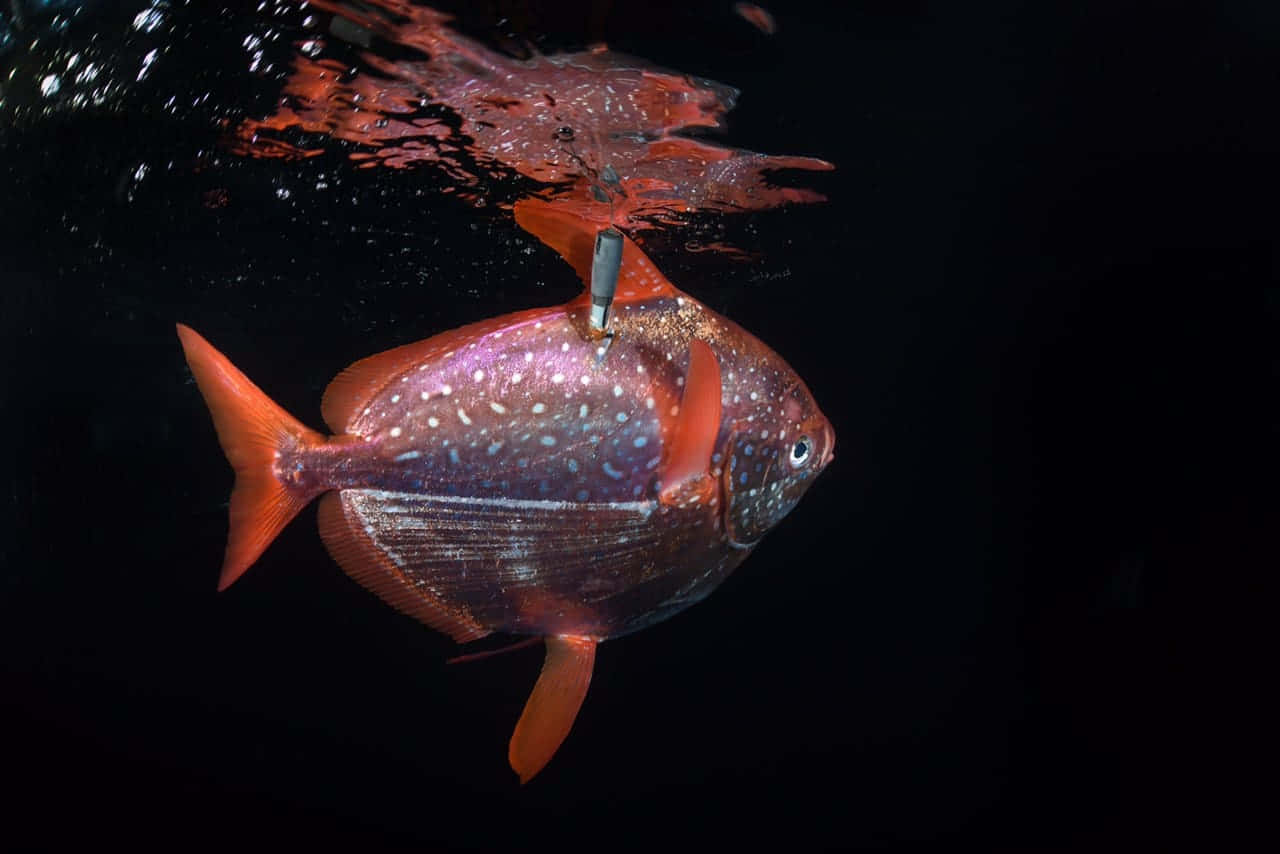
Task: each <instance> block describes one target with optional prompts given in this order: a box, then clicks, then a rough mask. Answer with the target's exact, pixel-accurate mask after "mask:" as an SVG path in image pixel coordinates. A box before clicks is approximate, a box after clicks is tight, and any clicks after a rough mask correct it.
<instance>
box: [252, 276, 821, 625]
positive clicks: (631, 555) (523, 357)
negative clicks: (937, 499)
mask: <svg viewBox="0 0 1280 854" xmlns="http://www.w3.org/2000/svg"><path fill="white" fill-rule="evenodd" d="M586 312H587V306H586V302H585V300H582V299H579V300H575V301H573V302H571V303H569V304H568V305H565V306H560V307H554V308H548V309H545V310H541V311H533V312H520V313H518V314H515V315H510V316H508V317H505V318H495V319H493V320H491V321H487V322H485V323H484V324H481V325H479V326H478V327H476V329H475V331H473V332H467V331H466V330H460V331H459V332H461V334H459V332H454V333H446V334H445V335H443V336H437V338H435V339H428V340H427V341H424V342H420V344H419V345H415V346H416V347H418V348H420V349H421V352H422V353H424V354H427V355H425V356H424V357H423V358H422V359H421V360H409V364H408V365H407V367H403V368H400V369H398V370H395V371H393V372H391V373H389V374H388V375H387V376H385V377H384V378H382V381H381V387H380V388H379V389H377V391H376V392H375V393H373V394H372V395H371V397H369V399H368V400H367V402H366V403H365V405H364V406H363V407H361V408H360V409H359V410H358V411H356V412H354V413H352V415H351V417H350V419H349V420H348V422H347V423H345V424H343V425H341V429H343V431H344V432H343V433H342V434H340V435H338V436H335V437H332V438H330V439H329V440H327V441H326V442H325V443H323V444H310V445H308V444H299V445H296V446H292V447H288V448H284V449H282V450H281V452H280V454H279V456H278V458H277V460H276V464H275V471H276V476H277V478H278V479H280V480H281V481H282V482H284V483H287V484H289V485H290V488H293V489H297V490H300V491H303V492H306V493H308V494H318V493H320V492H324V491H328V490H338V491H340V494H341V499H342V501H343V505H344V510H345V511H346V513H347V515H348V519H358V520H360V523H361V524H362V525H363V527H364V528H365V530H366V533H368V534H369V535H370V536H371V537H373V539H374V541H375V542H377V543H379V544H380V546H382V547H384V548H385V549H386V550H388V551H389V552H391V553H392V554H393V555H395V557H396V558H398V560H397V563H398V565H399V566H400V569H401V571H402V572H403V573H404V576H405V579H406V583H412V584H416V585H420V586H425V587H426V588H428V589H429V590H430V591H431V592H432V594H433V595H435V596H436V597H437V598H439V599H440V600H441V601H443V602H444V603H445V604H446V605H447V606H449V607H450V608H451V609H454V610H456V611H458V612H460V613H462V614H464V615H466V617H467V618H468V619H469V620H470V621H471V622H473V623H474V624H476V625H478V626H479V627H481V628H482V629H483V630H484V631H486V632H487V631H505V632H513V633H527V634H544V635H581V636H590V637H595V638H598V639H604V638H608V637H614V636H617V635H620V634H625V633H628V632H632V631H636V630H638V629H640V628H643V627H645V626H647V625H651V624H652V623H654V622H657V621H659V620H661V619H664V618H666V617H668V616H670V615H671V614H673V613H675V612H677V611H679V610H681V609H683V608H685V607H688V606H689V605H691V604H693V603H694V602H696V601H698V600H700V599H702V598H703V597H705V596H706V595H707V594H709V593H710V592H711V591H712V590H713V589H714V588H715V587H716V586H717V585H718V584H719V583H720V582H721V581H723V580H724V578H725V577H727V575H728V574H729V573H730V572H731V571H732V570H733V569H734V568H735V567H736V566H737V565H738V564H740V563H741V562H742V560H743V559H745V557H746V555H747V554H748V552H749V551H750V548H751V546H752V545H753V544H754V540H751V541H750V542H745V541H744V538H742V537H737V538H735V537H732V536H730V531H731V530H739V529H745V528H749V527H751V526H749V525H747V526H744V525H743V524H742V523H737V524H735V523H733V522H732V521H731V522H730V525H729V526H728V527H726V524H725V513H724V511H725V508H726V507H728V506H732V505H733V504H734V499H733V490H734V488H735V487H734V485H733V483H732V482H730V481H729V480H727V479H726V478H725V474H726V472H727V471H728V469H727V467H726V462H729V463H730V464H732V465H733V466H734V469H735V470H736V469H737V466H738V465H741V464H743V463H742V462H741V461H742V460H745V459H746V458H745V457H742V456H741V448H739V451H738V455H737V456H736V457H734V456H733V455H732V454H731V453H730V448H729V443H730V442H731V441H733V440H735V438H736V439H738V440H740V439H741V435H742V431H743V429H744V428H745V429H749V430H750V431H751V433H752V435H754V436H759V435H761V434H764V435H766V436H770V435H771V436H773V437H774V438H775V442H780V443H788V442H792V443H793V442H794V439H795V438H796V437H798V436H799V435H800V434H801V433H802V432H804V431H806V430H808V431H809V432H810V433H812V434H813V437H812V438H811V439H810V441H813V442H815V443H816V442H829V438H828V434H829V433H830V430H829V428H824V427H822V426H821V425H818V426H817V427H814V426H812V423H813V422H814V421H815V419H818V420H820V421H822V422H823V423H825V419H823V418H822V416H821V414H820V413H819V412H818V410H817V407H816V405H815V404H814V403H813V401H812V398H811V397H810V396H809V394H808V391H807V389H805V388H804V385H803V383H802V382H801V381H800V379H799V377H798V376H796V375H795V373H794V372H793V371H792V370H791V368H790V367H789V366H788V365H787V364H786V363H785V362H784V361H783V360H782V359H781V357H779V356H778V355H777V354H776V353H774V352H773V351H772V350H770V349H769V348H768V347H767V346H766V345H764V344H763V343H762V342H761V341H760V340H759V339H757V338H755V337H754V336H752V335H750V334H749V333H747V332H746V331H744V330H743V329H741V328H740V327H738V326H737V325H736V324H734V323H733V322H732V321H730V320H728V319H726V318H724V317H721V316H720V315H718V314H716V313H715V312H714V311H712V310H711V309H709V308H707V307H706V306H704V305H702V304H701V303H700V302H698V301H697V300H695V299H693V298H692V297H689V296H688V295H686V294H682V293H679V292H674V295H672V296H662V297H657V298H654V299H649V300H638V301H632V302H627V303H624V304H620V305H619V306H618V311H617V314H616V317H615V320H614V321H613V324H612V331H613V333H614V335H613V338H612V340H611V342H609V343H608V346H607V347H606V346H605V343H604V342H603V341H601V340H599V339H597V338H596V337H594V336H593V335H592V334H591V333H590V332H589V331H588V329H587V325H586V324H587V318H586ZM694 338H697V339H699V340H702V341H704V342H706V343H707V344H708V345H709V346H710V348H711V350H712V352H713V353H714V355H715V357H716V360H717V361H718V363H719V366H720V377H721V406H722V413H723V415H722V418H721V425H720V429H719V432H718V435H717V436H716V440H715V443H714V447H715V448H716V452H715V453H714V454H713V456H712V459H711V463H710V465H711V470H710V472H709V474H711V475H712V476H713V478H715V480H716V484H717V488H716V489H715V490H714V492H713V494H712V495H711V496H710V497H709V498H708V499H707V500H706V501H704V502H699V503H695V504H694V505H692V506H689V507H671V506H666V505H664V504H662V503H661V502H660V501H659V493H660V491H661V489H662V484H663V481H662V477H663V463H664V460H665V457H664V452H665V451H666V450H667V448H668V447H669V444H670V441H671V436H672V433H673V431H674V430H675V429H677V424H678V421H679V413H680V406H681V402H682V397H683V384H684V378H685V373H686V371H687V369H688V362H689V352H690V342H691V341H692V340H693V339H694ZM443 347H447V348H448V349H442V348H443ZM789 436H790V437H791V438H790V439H789V438H788V437H789ZM755 441H756V442H757V444H758V445H759V446H760V448H759V449H756V448H753V449H752V453H753V454H760V456H759V457H754V458H756V459H763V458H764V457H765V454H764V452H763V447H764V446H765V445H766V444H767V440H760V439H758V438H757V439H756V440H755ZM787 447H788V448H789V447H790V445H788V446H787ZM828 450H829V449H828ZM786 452H787V451H786V449H783V450H781V451H779V452H778V453H779V454H782V453H786ZM814 453H819V452H818V451H816V450H815V452H814ZM822 453H826V450H824V451H822ZM735 459H736V460H737V462H735ZM816 462H817V464H815V465H814V466H813V467H812V468H811V470H810V471H808V472H802V473H801V476H800V477H799V480H798V483H799V487H798V488H799V489H800V491H803V489H804V488H807V485H808V483H809V482H810V481H811V479H812V474H816V473H817V471H819V470H820V468H821V465H825V460H816ZM757 480H761V479H760V478H758V477H757V478H755V480H753V482H752V483H753V485H752V487H751V488H752V489H756V490H759V489H760V488H761V486H760V485H757V484H756V481H757ZM791 491H795V490H791ZM766 492H767V490H766ZM757 494H758V493H757ZM422 496H438V497H439V498H438V500H436V501H435V502H434V504H432V505H431V506H430V507H428V506H427V505H425V504H423V503H422V502H421V497H422ZM387 508H392V509H391V510H388V509H387ZM397 508H398V509H397ZM494 508H498V509H497V510H495V509H494ZM541 508H547V509H548V512H553V513H555V514H557V516H556V522H555V524H554V525H553V526H552V527H550V528H549V529H546V528H543V527H539V524H538V523H535V522H530V521H529V520H528V519H527V518H525V517H528V516H530V515H531V514H532V515H536V513H534V511H539V512H540V510H541ZM787 509H789V507H788V508H787ZM415 511H416V512H418V513H420V514H421V513H428V512H429V513H432V514H439V516H438V519H439V521H438V522H437V523H436V525H437V527H439V528H446V527H448V526H449V525H451V524H453V523H454V520H456V518H457V516H458V514H459V513H462V514H464V515H465V514H467V513H480V515H481V516H483V517H484V518H492V517H493V514H494V513H498V514H499V517H498V518H500V519H502V520H506V521H502V522H500V523H499V524H501V525H502V526H503V528H501V529H494V530H492V531H489V532H487V533H486V534H485V535H484V536H482V537H476V536H473V535H470V534H468V533H467V532H466V531H463V532H461V533H460V534H459V535H458V536H460V537H461V540H462V541H465V542H463V544H462V545H459V543H460V540H459V539H458V538H457V537H451V536H449V535H447V534H440V538H441V539H440V540H439V542H432V543H424V542H423V541H421V540H414V541H413V543H412V546H411V547H410V546H408V545H406V543H405V542H401V541H400V540H397V536H398V535H397V533H396V532H397V530H400V529H404V528H412V527H413V526H415V525H417V524H418V523H417V522H415V521H413V520H412V519H408V518H407V517H406V514H411V513H413V512H415ZM758 512H759V511H758V510H757V515H758ZM784 512H785V511H784ZM486 514H488V515H486ZM619 514H621V516H620V517H619ZM606 517H607V518H610V519H614V517H619V518H617V519H616V520H615V521H613V522H610V523H608V524H604V525H601V524H600V519H602V518H606ZM622 517H625V518H622ZM433 518H437V517H436V516H433ZM477 518H479V517H477ZM512 519H514V520H515V521H511V520H512ZM522 520H523V521H522ZM775 521H776V520H775ZM522 524H524V525H526V527H527V530H520V531H517V530H516V528H519V527H520V525H522ZM397 526H399V528H398V527H397ZM530 526H531V527H530ZM619 532H623V533H621V534H620V533H619ZM548 536H559V537H561V539H562V540H563V542H562V543H561V544H560V545H559V546H557V547H556V548H554V549H550V550H549V551H548V547H547V545H546V539H547V537H548ZM619 536H622V537H634V538H635V541H636V542H637V543H638V544H639V543H643V546H644V547H643V548H637V549H634V550H631V551H629V552H628V553H627V554H626V555H624V556H623V557H620V558H615V557H606V558H598V559H596V560H592V559H590V556H591V555H592V554H593V549H595V548H596V547H597V545H599V544H598V543H597V540H598V539H599V538H602V537H603V538H606V539H617V538H618V537H619ZM530 537H533V538H535V539H538V540H539V541H540V543H541V545H540V547H535V548H528V547H527V546H528V544H527V543H525V544H524V545H523V546H522V544H521V543H520V542H517V541H518V540H521V539H522V538H523V539H528V538H530ZM757 539H758V538H757ZM609 545H610V548H613V544H612V543H610V544H609ZM583 556H586V558H584V557H583ZM602 566H606V567H607V571H604V570H602Z"/></svg>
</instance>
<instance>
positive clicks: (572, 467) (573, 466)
mask: <svg viewBox="0 0 1280 854" xmlns="http://www.w3.org/2000/svg"><path fill="white" fill-rule="evenodd" d="M567 465H568V466H569V471H570V472H572V473H574V474H577V473H578V461H577V460H569V462H568V463H567Z"/></svg>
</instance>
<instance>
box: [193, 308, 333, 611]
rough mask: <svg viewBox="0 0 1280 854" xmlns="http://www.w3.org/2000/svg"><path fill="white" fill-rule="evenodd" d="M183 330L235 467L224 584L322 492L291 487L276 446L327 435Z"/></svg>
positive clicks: (195, 335)
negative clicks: (280, 475) (281, 474)
mask: <svg viewBox="0 0 1280 854" xmlns="http://www.w3.org/2000/svg"><path fill="white" fill-rule="evenodd" d="M178 338H179V339H181V341H182V349H183V351H184V353H185V354H186V357H187V364H188V365H189V366H190V367H191V373H192V374H193V375H194V376H195V378H196V385H197V386H199V388H200V393H201V394H202V395H204V400H205V403H206V404H208V406H209V413H210V414H211V415H212V416H213V426H214V429H215V430H216V431H217V433H218V442H219V443H220V444H221V445H222V450H223V453H225V454H226V455H227V459H228V460H229V461H230V462H231V467H232V468H233V469H235V472H236V485H235V487H234V488H233V489H232V491H231V524H230V528H229V530H228V532H227V553H226V557H225V558H224V559H223V563H222V575H221V577H220V578H219V579H218V589H219V590H225V589H227V588H228V587H230V586H231V584H232V583H233V582H234V581H235V580H236V579H237V578H239V577H240V576H241V575H243V574H244V572H245V570H247V569H248V568H249V567H250V566H252V565H253V562H254V561H256V560H257V559H258V556H259V555H261V554H262V552H263V551H265V550H266V548H267V546H269V545H270V544H271V541H272V540H274V539H275V538H276V536H277V535H279V533H280V531H282V530H283V529H284V526H285V525H288V524H289V522H290V521H291V520H292V519H293V517H294V516H297V515H298V511H300V510H301V509H302V508H303V507H305V506H306V505H307V503H308V502H309V501H311V499H313V498H315V497H316V492H315V491H303V490H298V489H291V488H289V487H287V486H285V484H283V483H281V482H280V481H279V480H278V479H277V478H276V475H275V471H274V464H275V460H276V456H277V454H278V453H279V452H280V450H282V449H284V448H287V447H297V446H300V445H305V444H310V443H319V442H323V441H324V438H323V437H322V436H321V435H320V434H319V433H316V432H315V431H313V430H310V429H308V428H307V427H305V426H303V425H302V424H301V423H300V422H298V420H297V419H295V418H294V417H293V416H292V415H290V414H289V413H287V412H285V411H284V410H283V409H281V408H280V407H279V406H277V405H276V404H275V403H274V402H273V401H272V400H271V399H270V398H269V397H267V396H266V394H264V393H263V391H262V389H260V388H258V387H257V386H256V385H254V384H253V383H252V382H250V381H249V379H248V377H246V376H245V375H244V374H242V373H241V372H240V371H239V370H238V369H237V368H236V367H235V366H234V365H232V364H231V362H230V360H228V359H227V357H226V356H224V355H222V354H221V353H219V352H218V351H217V350H215V349H214V348H213V345H211V344H210V343H209V342H208V341H206V340H204V339H203V338H201V337H200V335H199V334H198V333H196V332H195V330H193V329H191V328H190V327H187V326H183V325H182V324H181V323H179V324H178Z"/></svg>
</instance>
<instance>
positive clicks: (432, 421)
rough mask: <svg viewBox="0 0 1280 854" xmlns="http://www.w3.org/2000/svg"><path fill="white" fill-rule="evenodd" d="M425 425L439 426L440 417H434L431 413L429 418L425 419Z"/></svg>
mask: <svg viewBox="0 0 1280 854" xmlns="http://www.w3.org/2000/svg"><path fill="white" fill-rule="evenodd" d="M427 426H428V427H439V426H440V419H439V418H436V417H435V416H434V415H432V416H431V417H430V418H428V419H427Z"/></svg>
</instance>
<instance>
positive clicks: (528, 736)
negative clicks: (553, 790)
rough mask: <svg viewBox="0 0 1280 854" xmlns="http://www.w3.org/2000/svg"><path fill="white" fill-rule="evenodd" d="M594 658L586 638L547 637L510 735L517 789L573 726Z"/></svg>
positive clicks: (592, 646) (592, 642)
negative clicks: (537, 670) (539, 664)
mask: <svg viewBox="0 0 1280 854" xmlns="http://www.w3.org/2000/svg"><path fill="white" fill-rule="evenodd" d="M595 660H596V641H595V640H594V639H592V638H583V637H574V636H569V635H562V636H558V637H549V638H547V657H546V660H545V661H544V662H543V664H542V673H541V674H539V676H538V681H537V684H535V685H534V686H533V693H532V694H530V695H529V700H528V702H526V703H525V704H524V711H523V712H522V713H521V714H520V720H519V721H518V722H517V723H516V730H515V732H513V733H512V734H511V744H510V746H509V747H508V749H507V760H508V761H509V762H510V763H511V769H512V770H513V771H515V772H516V774H518V775H519V777H520V783H521V785H523V784H525V783H527V782H529V781H530V780H532V779H533V777H534V775H535V774H537V773H538V772H539V771H541V770H542V769H543V768H545V767H546V765H547V763H548V762H550V761H551V757H552V756H554V755H555V752H556V750H558V749H559V747H560V744H561V743H562V742H563V741H564V740H565V737H566V736H567V735H568V734H569V730H570V729H571V728H572V727H573V720H574V718H576V717H577V716H578V709H579V708H581V707H582V700H583V698H584V697H586V696H587V686H588V685H590V684H591V668H592V666H593V665H594V664H595Z"/></svg>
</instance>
